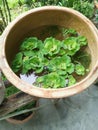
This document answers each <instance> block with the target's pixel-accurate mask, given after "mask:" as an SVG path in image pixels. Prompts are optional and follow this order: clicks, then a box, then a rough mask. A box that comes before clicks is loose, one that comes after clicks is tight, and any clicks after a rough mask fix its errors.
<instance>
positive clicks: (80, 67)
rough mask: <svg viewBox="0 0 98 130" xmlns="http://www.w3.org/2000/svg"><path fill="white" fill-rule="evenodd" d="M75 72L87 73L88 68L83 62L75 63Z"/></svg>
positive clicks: (79, 73)
mask: <svg viewBox="0 0 98 130" xmlns="http://www.w3.org/2000/svg"><path fill="white" fill-rule="evenodd" d="M75 72H76V74H78V75H84V74H85V73H86V70H85V67H84V66H83V65H82V64H76V65H75Z"/></svg>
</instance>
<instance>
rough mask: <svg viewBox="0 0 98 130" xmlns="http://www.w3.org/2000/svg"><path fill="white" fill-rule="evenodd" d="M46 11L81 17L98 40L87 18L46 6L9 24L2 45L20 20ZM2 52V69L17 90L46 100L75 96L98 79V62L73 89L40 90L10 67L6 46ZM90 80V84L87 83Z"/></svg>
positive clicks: (31, 11)
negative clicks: (57, 11) (22, 78)
mask: <svg viewBox="0 0 98 130" xmlns="http://www.w3.org/2000/svg"><path fill="white" fill-rule="evenodd" d="M44 10H62V11H67V12H70V13H72V14H73V15H75V16H77V17H79V18H80V19H81V20H83V21H84V22H85V23H86V24H87V25H88V26H89V27H90V28H91V29H93V33H94V35H95V37H96V39H97V40H98V36H97V34H98V31H97V29H96V27H95V26H94V25H93V24H92V22H91V21H90V20H89V19H88V18H86V17H85V16H84V15H82V14H81V13H79V12H78V11H75V10H73V9H70V8H67V7H58V6H45V7H39V8H35V9H32V10H30V11H28V12H26V13H23V14H22V15H20V16H18V17H17V18H16V19H15V20H14V21H12V22H11V24H9V26H8V27H7V28H6V29H5V31H4V33H3V35H2V37H1V40H0V41H1V43H2V42H3V41H6V37H5V35H8V34H9V32H10V31H8V30H10V29H11V28H13V26H14V25H15V23H17V22H18V21H19V20H21V19H22V18H24V17H25V16H27V15H28V14H31V13H35V12H39V11H44ZM0 49H1V50H2V52H1V59H3V60H1V61H0V67H1V70H2V71H3V73H4V74H5V75H6V77H7V79H8V80H9V81H10V82H11V83H12V84H13V85H15V86H16V87H17V88H19V89H20V90H21V91H24V92H25V93H28V94H30V95H34V96H37V97H44V98H62V97H68V96H71V95H74V94H77V93H79V92H81V91H83V90H84V89H86V88H87V87H89V86H90V85H91V84H92V83H93V82H94V81H95V80H96V79H97V77H98V61H97V62H96V64H95V66H94V67H93V69H92V70H91V72H90V73H89V74H88V75H87V76H86V78H84V79H83V80H81V81H80V82H78V83H76V84H75V85H73V86H71V87H66V88H58V89H45V88H38V87H35V86H33V85H30V84H28V83H26V82H25V81H23V80H21V79H20V78H19V77H18V76H17V75H16V74H15V73H14V72H13V71H12V70H11V68H10V67H9V65H8V63H7V61H6V55H5V48H4V45H3V46H2V45H1V46H0ZM87 80H89V82H87Z"/></svg>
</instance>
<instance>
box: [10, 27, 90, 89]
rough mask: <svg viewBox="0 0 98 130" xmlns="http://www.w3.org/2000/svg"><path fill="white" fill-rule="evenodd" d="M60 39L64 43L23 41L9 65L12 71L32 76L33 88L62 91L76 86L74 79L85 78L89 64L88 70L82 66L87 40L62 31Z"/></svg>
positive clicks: (75, 33) (55, 40)
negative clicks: (33, 76)
mask: <svg viewBox="0 0 98 130" xmlns="http://www.w3.org/2000/svg"><path fill="white" fill-rule="evenodd" d="M62 36H63V40H58V39H56V38H55V37H52V36H51V37H47V38H45V39H44V40H43V41H42V40H39V39H38V38H37V37H29V38H26V39H24V41H23V42H22V44H21V45H20V49H19V52H18V53H17V54H16V56H15V58H14V60H13V62H12V69H13V71H14V72H16V73H21V74H27V75H28V73H29V72H30V73H35V75H37V79H36V81H35V83H34V84H35V85H36V86H38V87H44V88H63V87H68V86H71V85H73V84H75V83H76V82H77V78H76V77H77V76H80V77H82V76H85V75H86V73H87V72H88V70H89V69H88V68H89V64H90V62H89V64H88V66H87V67H86V66H85V64H84V62H83V59H84V58H83V57H85V54H87V55H88V53H87V52H85V53H84V51H83V49H82V48H86V47H87V44H88V42H87V38H86V37H84V36H81V35H78V33H77V32H76V30H74V29H65V30H64V29H62ZM79 52H80V55H78V56H76V55H77V54H78V53H79ZM76 57H77V58H76ZM79 57H80V58H79ZM81 57H82V58H81ZM85 58H88V56H86V57H85ZM81 59H82V60H81ZM75 75H76V76H75Z"/></svg>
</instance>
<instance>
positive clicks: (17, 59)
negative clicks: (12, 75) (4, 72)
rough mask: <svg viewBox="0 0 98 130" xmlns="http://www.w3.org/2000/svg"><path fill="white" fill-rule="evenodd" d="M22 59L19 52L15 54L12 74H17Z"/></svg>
mask: <svg viewBox="0 0 98 130" xmlns="http://www.w3.org/2000/svg"><path fill="white" fill-rule="evenodd" d="M22 57H23V54H22V53H21V52H19V53H17V54H16V56H15V58H14V60H13V62H12V69H13V71H14V72H18V71H19V69H20V68H21V66H22Z"/></svg>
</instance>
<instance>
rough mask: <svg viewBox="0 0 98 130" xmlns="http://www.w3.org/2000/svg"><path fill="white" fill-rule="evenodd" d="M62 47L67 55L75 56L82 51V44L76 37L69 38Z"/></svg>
mask: <svg viewBox="0 0 98 130" xmlns="http://www.w3.org/2000/svg"><path fill="white" fill-rule="evenodd" d="M62 47H63V48H64V49H65V51H66V54H67V55H71V56H72V55H74V54H75V53H76V52H77V51H79V49H80V44H78V42H77V38H76V37H69V38H66V39H65V40H63V44H62Z"/></svg>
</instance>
